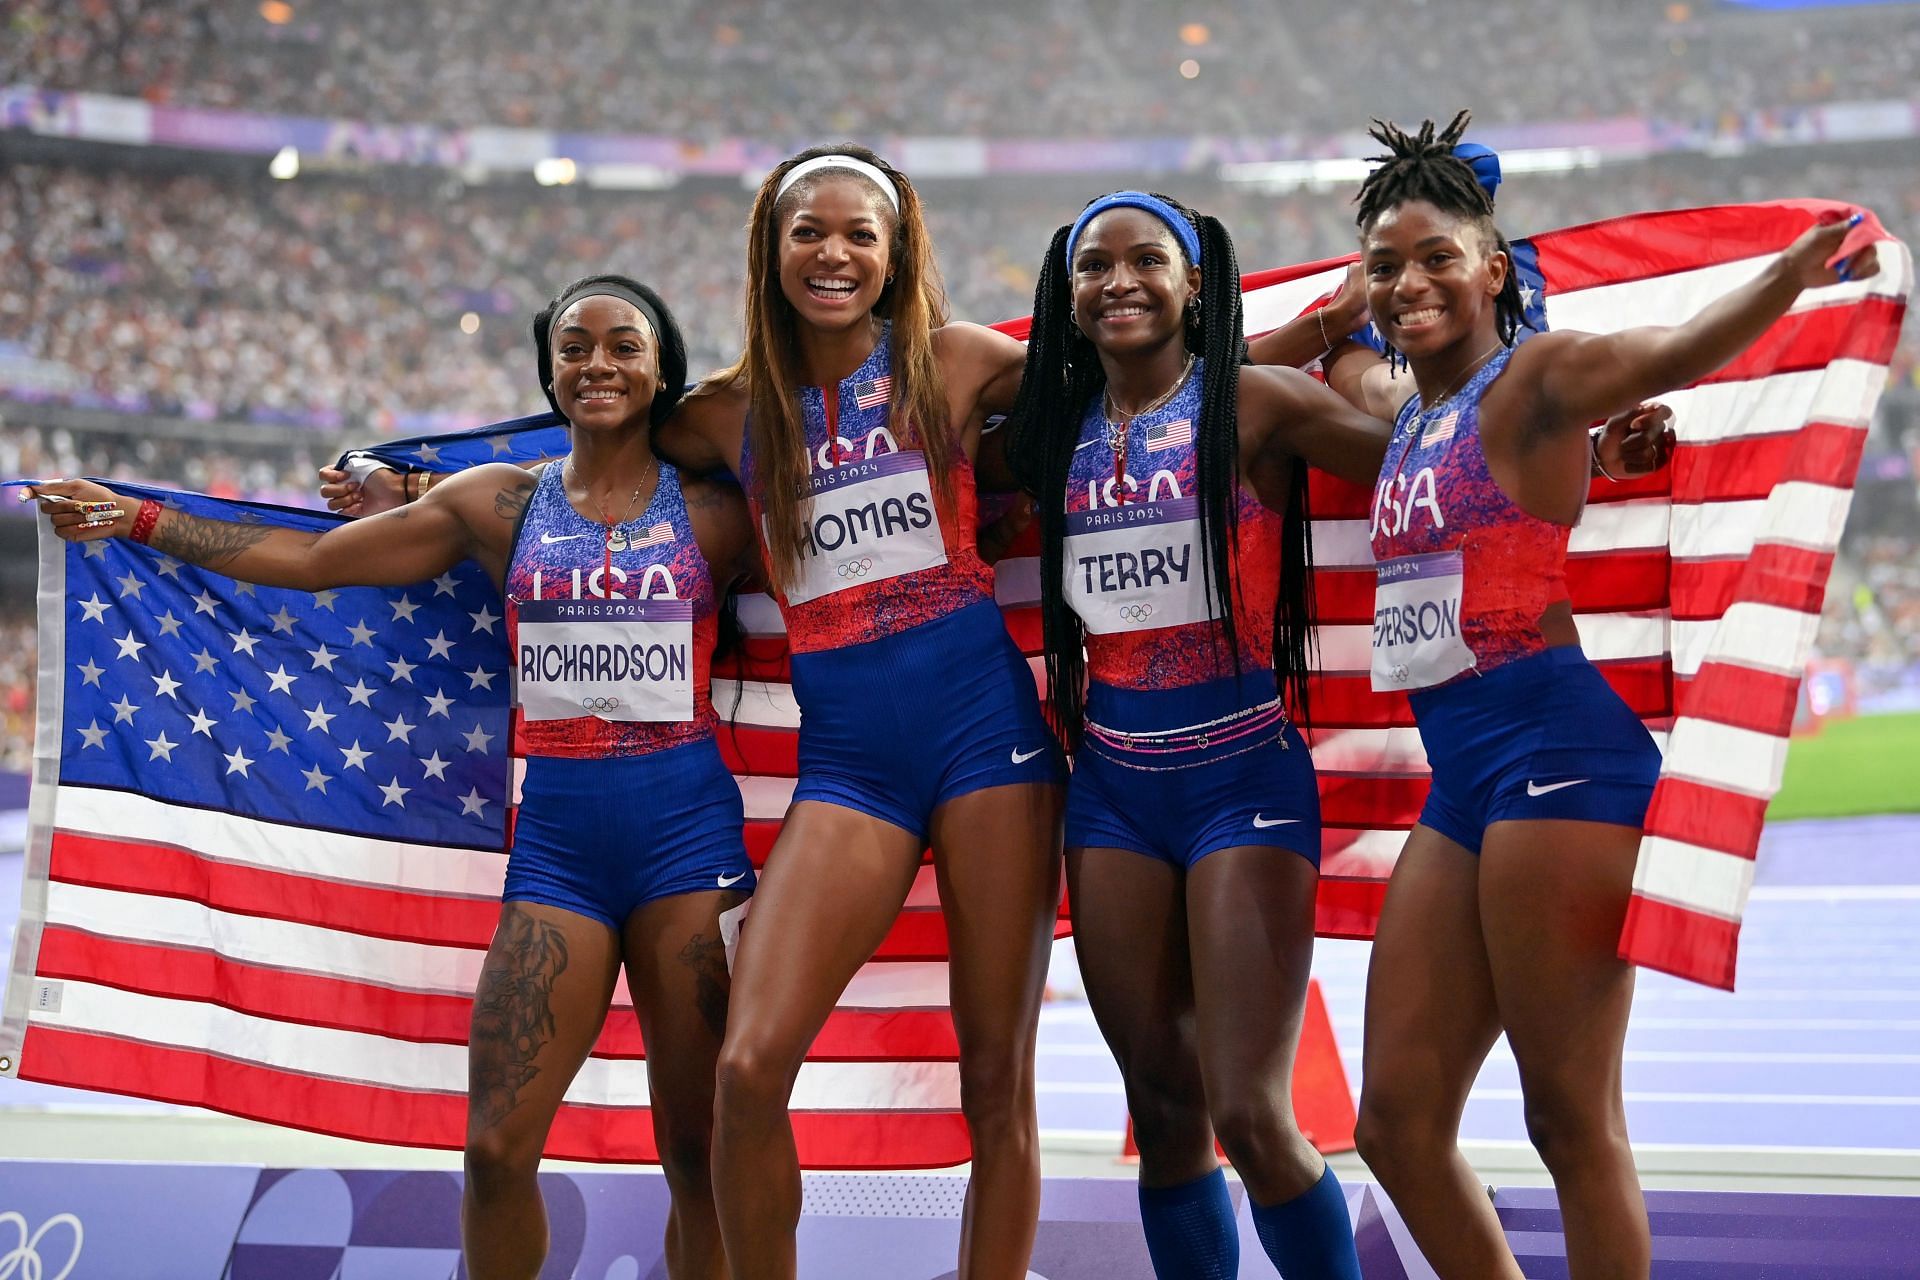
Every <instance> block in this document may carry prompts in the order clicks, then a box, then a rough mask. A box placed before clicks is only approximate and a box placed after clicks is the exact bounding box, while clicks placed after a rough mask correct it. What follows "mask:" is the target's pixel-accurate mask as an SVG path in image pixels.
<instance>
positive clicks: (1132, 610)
mask: <svg viewBox="0 0 1920 1280" xmlns="http://www.w3.org/2000/svg"><path fill="white" fill-rule="evenodd" d="M1120 616H1121V618H1123V619H1125V620H1126V621H1128V622H1145V621H1146V620H1147V619H1148V618H1151V617H1152V616H1153V606H1152V605H1150V604H1125V605H1121V606H1120Z"/></svg>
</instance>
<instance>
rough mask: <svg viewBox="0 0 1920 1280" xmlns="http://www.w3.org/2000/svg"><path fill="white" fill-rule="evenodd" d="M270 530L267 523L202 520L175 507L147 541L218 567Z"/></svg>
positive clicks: (159, 548)
mask: <svg viewBox="0 0 1920 1280" xmlns="http://www.w3.org/2000/svg"><path fill="white" fill-rule="evenodd" d="M272 533H273V528H272V526H270V525H264V524H234V523H231V522H229V521H226V520H203V519H201V518H200V517H199V516H190V515H186V514H184V513H183V512H179V511H175V512H172V513H170V515H169V518H168V519H166V520H163V521H161V522H160V525H159V527H158V528H156V529H155V530H154V531H153V537H152V539H151V540H150V543H149V545H151V546H152V547H153V548H154V550H156V551H164V552H166V553H167V554H168V555H170V556H173V557H175V558H177V559H180V560H185V561H186V562H187V563H188V564H197V565H199V566H201V567H202V568H205V569H218V568H220V567H222V566H223V565H225V564H227V563H228V562H229V561H231V560H232V559H233V558H234V557H235V556H237V555H239V554H240V553H241V552H243V551H245V550H247V549H248V548H249V547H254V546H257V545H259V544H260V543H261V542H263V541H265V540H266V539H267V537H269V536H270V535H271V534H272Z"/></svg>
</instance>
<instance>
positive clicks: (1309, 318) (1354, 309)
mask: <svg viewBox="0 0 1920 1280" xmlns="http://www.w3.org/2000/svg"><path fill="white" fill-rule="evenodd" d="M1366 322H1367V286H1366V281H1365V279H1364V278H1363V277H1362V276H1361V274H1360V264H1359V263H1357V262H1355V263H1351V264H1349V265H1348V267H1347V274H1346V277H1345V278H1344V279H1343V280H1341V282H1340V289H1339V291H1338V292H1336V293H1335V294H1334V295H1333V297H1332V298H1330V299H1328V301H1327V305H1326V306H1324V307H1318V308H1316V309H1314V310H1312V311H1309V312H1307V313H1306V314H1305V315H1298V316H1295V317H1294V318H1293V319H1291V320H1289V321H1287V322H1286V323H1285V324H1283V325H1281V326H1280V327H1279V328H1278V329H1275V330H1273V331H1272V332H1270V333H1263V334H1261V335H1260V336H1259V337H1257V338H1254V339H1251V340H1250V341H1249V342H1248V343H1247V354H1249V355H1251V356H1252V357H1253V362H1254V363H1255V364H1271V365H1281V366H1285V367H1289V368H1294V369H1299V368H1302V367H1304V366H1306V365H1309V364H1312V363H1313V362H1314V361H1315V360H1318V359H1320V358H1322V357H1323V356H1330V355H1332V354H1333V353H1334V352H1335V351H1338V350H1339V349H1340V347H1341V346H1342V345H1343V344H1344V343H1345V342H1346V340H1347V339H1348V338H1350V337H1352V336H1353V333H1354V331H1355V330H1356V329H1358V328H1359V327H1360V326H1361V325H1363V324H1365V323H1366Z"/></svg>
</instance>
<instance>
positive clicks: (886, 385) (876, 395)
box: [853, 374, 893, 409]
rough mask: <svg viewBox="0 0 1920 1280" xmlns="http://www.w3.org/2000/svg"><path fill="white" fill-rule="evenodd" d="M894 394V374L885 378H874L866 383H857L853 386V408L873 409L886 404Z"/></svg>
mask: <svg viewBox="0 0 1920 1280" xmlns="http://www.w3.org/2000/svg"><path fill="white" fill-rule="evenodd" d="M892 394H893V375H892V374H888V375H887V376H886V377H884V378H873V379H870V380H869V381H866V382H856V383H854V384H853V407H854V408H856V409H872V408H874V407H875V406H877V405H883V404H885V403H886V402H887V398H888V397H889V396H891V395H892Z"/></svg>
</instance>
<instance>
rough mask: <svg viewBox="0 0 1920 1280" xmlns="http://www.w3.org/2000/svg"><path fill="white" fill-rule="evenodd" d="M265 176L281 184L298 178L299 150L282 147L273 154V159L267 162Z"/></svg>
mask: <svg viewBox="0 0 1920 1280" xmlns="http://www.w3.org/2000/svg"><path fill="white" fill-rule="evenodd" d="M267 174H268V175H269V176H270V177H275V178H278V179H280V180H281V181H282V182H285V181H287V180H288V179H290V178H297V177H299V176H300V149H299V148H298V147H282V148H280V149H279V150H278V151H276V152H274V153H273V159H271V160H269V161H267Z"/></svg>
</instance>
